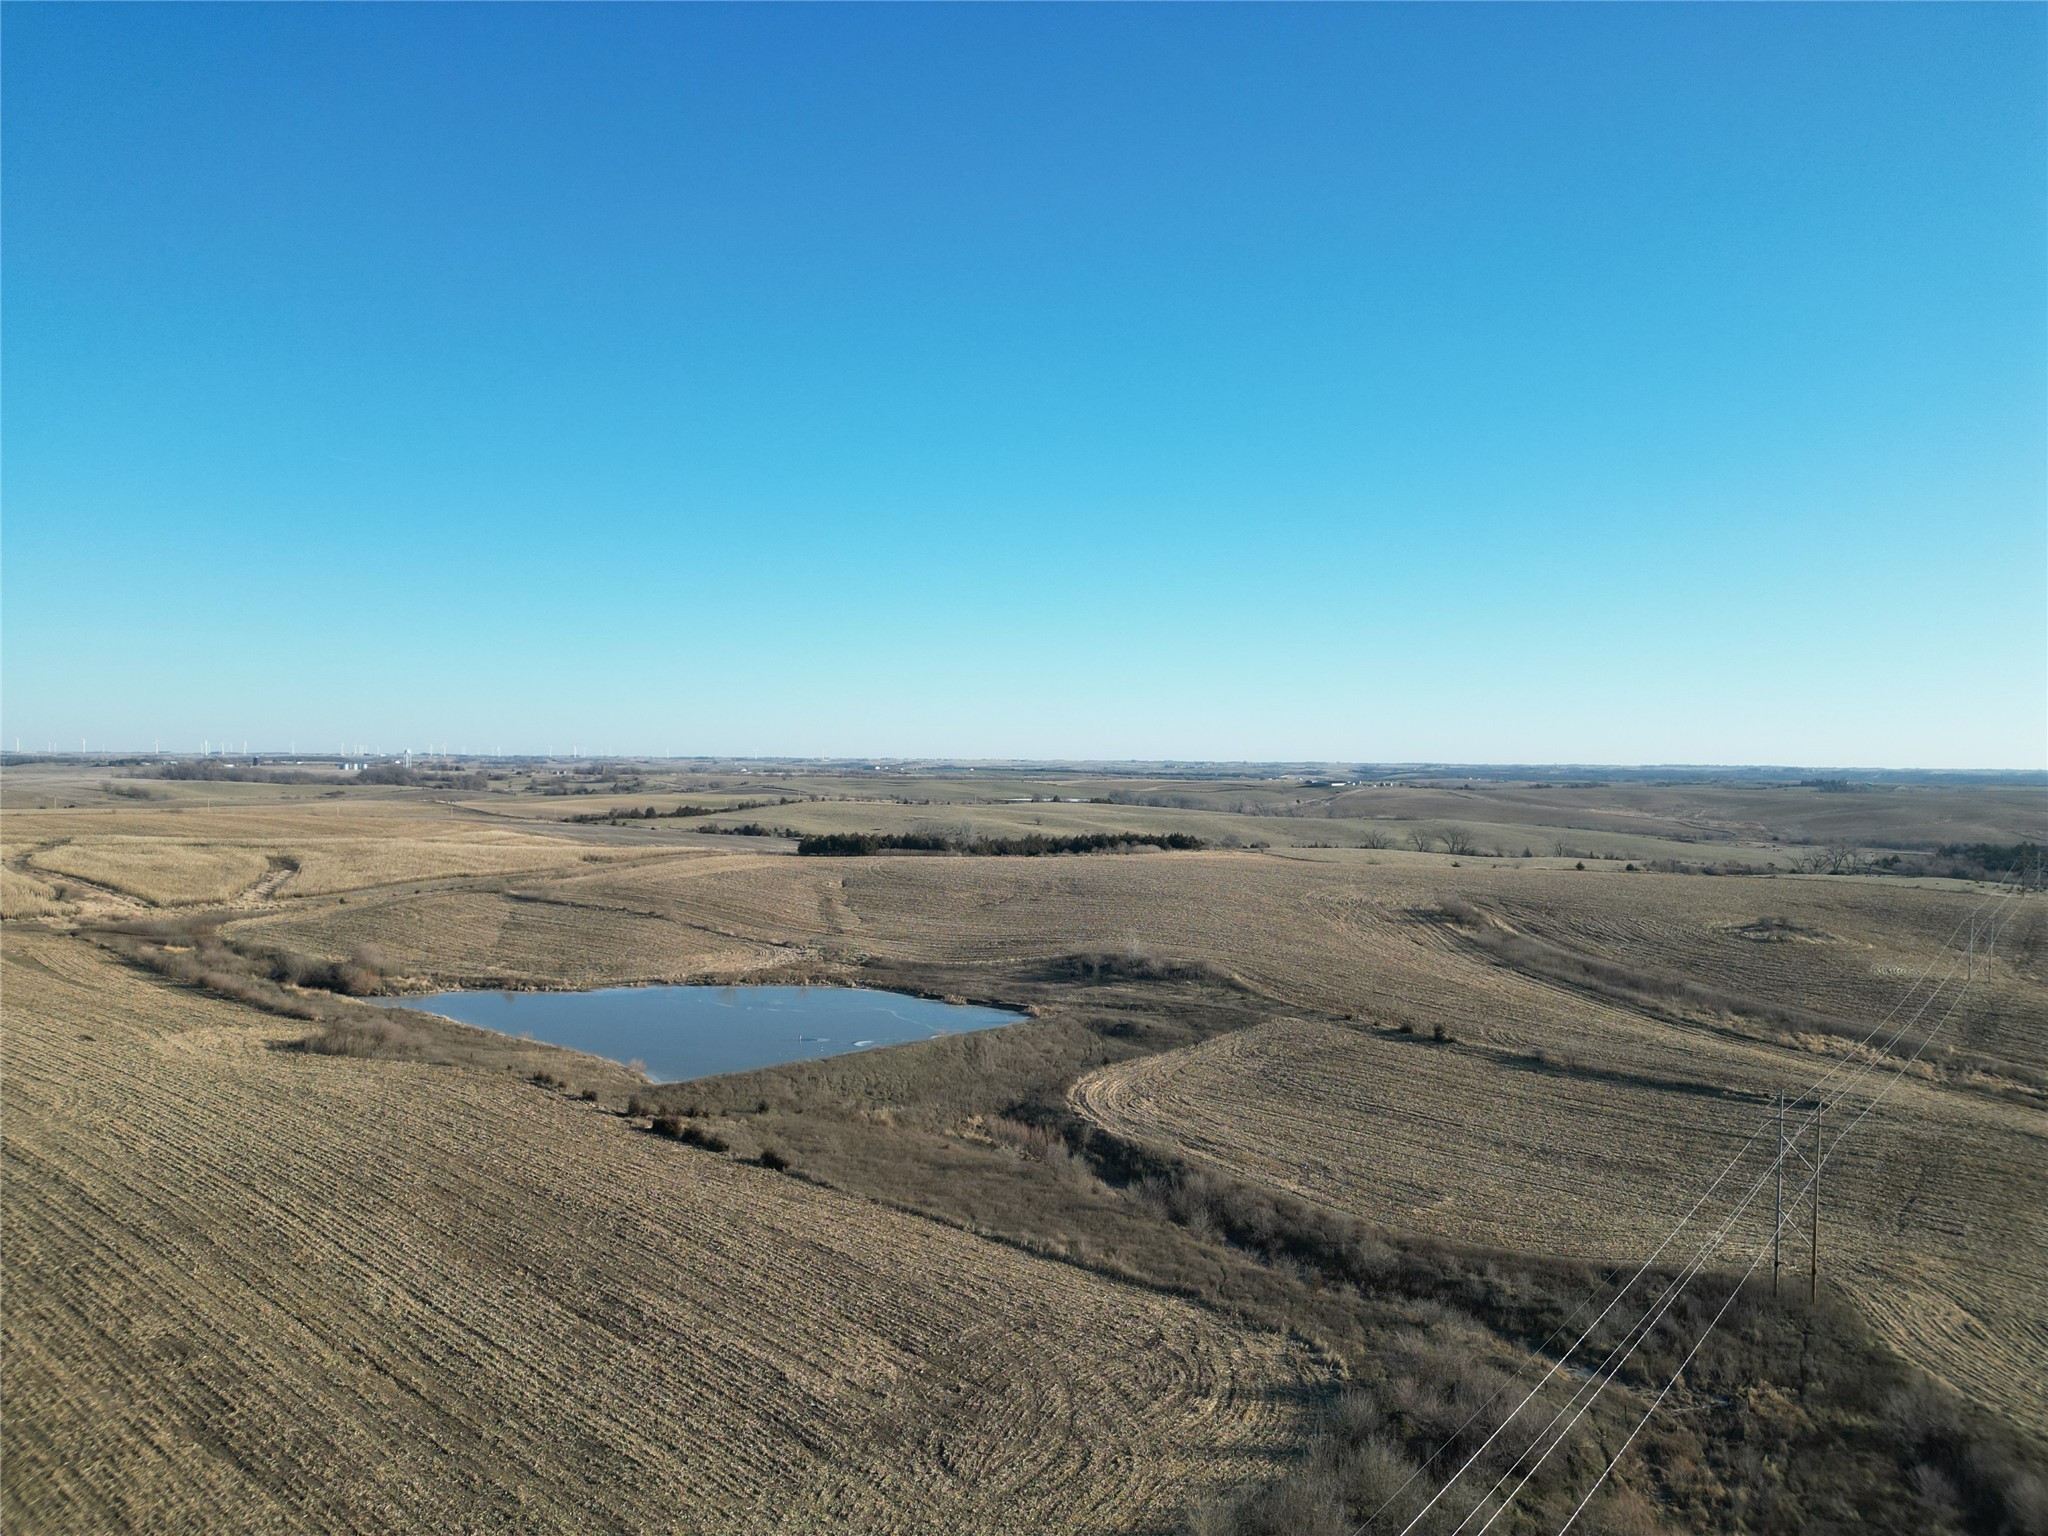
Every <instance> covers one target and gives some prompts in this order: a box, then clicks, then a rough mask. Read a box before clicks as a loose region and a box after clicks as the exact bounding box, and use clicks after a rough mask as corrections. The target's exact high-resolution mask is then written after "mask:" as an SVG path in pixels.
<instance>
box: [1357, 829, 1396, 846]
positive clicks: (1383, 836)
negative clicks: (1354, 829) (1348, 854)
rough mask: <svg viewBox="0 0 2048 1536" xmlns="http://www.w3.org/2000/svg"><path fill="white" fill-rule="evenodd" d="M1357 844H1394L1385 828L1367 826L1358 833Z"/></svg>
mask: <svg viewBox="0 0 2048 1536" xmlns="http://www.w3.org/2000/svg"><path fill="white" fill-rule="evenodd" d="M1358 846H1359V847H1361V848H1391V847H1393V846H1394V839H1393V838H1392V837H1391V836H1390V835H1389V834H1388V832H1387V830H1386V828H1384V827H1370V826H1369V827H1367V828H1366V829H1365V830H1364V831H1362V832H1360V833H1359V834H1358Z"/></svg>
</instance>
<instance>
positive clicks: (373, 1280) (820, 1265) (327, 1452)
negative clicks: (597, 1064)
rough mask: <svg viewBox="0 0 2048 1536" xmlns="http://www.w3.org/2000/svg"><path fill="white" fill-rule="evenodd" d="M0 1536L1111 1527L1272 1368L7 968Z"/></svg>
mask: <svg viewBox="0 0 2048 1536" xmlns="http://www.w3.org/2000/svg"><path fill="white" fill-rule="evenodd" d="M4 964H5V990H6V999H7V1029H6V1033H5V1138H4V1139H5V1154H6V1191H7V1201H6V1233H5V1237H6V1249H7V1255H8V1287H7V1307H6V1316H5V1359H6V1366H7V1368H6V1372H5V1391H6V1404H5V1407H6V1413H5V1435H6V1440H5V1462H4V1465H5V1505H6V1510H7V1527H8V1529H9V1530H11V1531H24V1532H26V1531H39V1532H41V1531H49V1532H57V1531H80V1532H83V1531H106V1530H116V1529H132V1530H170V1529H202V1528H206V1529H223V1528H234V1529H239V1530H307V1529H318V1530H323V1531H342V1530H364V1531H370V1530H385V1531H388V1530H392V1529H401V1528H402V1529H427V1528H436V1527H440V1528H448V1529H459V1530H469V1529H510V1528H517V1529H521V1530H532V1531H540V1530H565V1531H566V1530H578V1531H581V1530H589V1529H592V1528H598V1527H601V1528H607V1529H634V1530H663V1531H671V1530H673V1531H741V1530H762V1531H765V1530H788V1529H805V1528H813V1529H835V1530H836V1529H847V1528H851V1527H858V1528H860V1529H864V1530H876V1531H948V1532H951V1531H962V1530H974V1529H988V1530H993V1529H1033V1530H1073V1531H1093V1530H1117V1529H1127V1528H1129V1527H1130V1526H1131V1525H1132V1524H1134V1523H1136V1522H1139V1521H1141V1520H1142V1519H1145V1518H1169V1517H1170V1516H1171V1515H1172V1513H1173V1512H1174V1511H1175V1510H1177V1509H1179V1508H1182V1507H1184V1505H1185V1504H1186V1503H1187V1502H1189V1501H1190V1500H1191V1499H1193V1498H1195V1497H1197V1496H1198V1495H1199V1494H1200V1493H1201V1492H1202V1490H1204V1489H1206V1488H1211V1487H1215V1486H1219V1485H1223V1484H1228V1483H1229V1482H1231V1481H1233V1480H1236V1479H1239V1478H1242V1477H1245V1476H1247V1475H1251V1474H1255V1473H1258V1472H1260V1471H1261V1470H1263V1469H1265V1468H1267V1467H1269V1466H1270V1465H1271V1464H1272V1458H1273V1456H1274V1455H1275V1453H1276V1451H1277V1450H1278V1449H1280V1448H1282V1447H1284V1446H1285V1445H1286V1444H1287V1443H1288V1442H1289V1441H1290V1439H1291V1438H1292V1437H1293V1436H1294V1435H1295V1434H1297V1433H1298V1427H1297V1426H1298V1423H1299V1416H1300V1414H1301V1412H1302V1407H1301V1403H1302V1399H1303V1388H1304V1387H1309V1386H1313V1385H1314V1384H1315V1383H1316V1382H1318V1381H1320V1380H1322V1379H1324V1370H1325V1368H1324V1367H1322V1366H1320V1365H1319V1364H1318V1363H1317V1362H1316V1361H1315V1360H1313V1359H1311V1358H1309V1357H1308V1356H1306V1355H1305V1354H1303V1353H1302V1352H1301V1351H1300V1350H1299V1349H1297V1348H1295V1347H1293V1346H1290V1345H1288V1344H1286V1343H1285V1342H1284V1341H1282V1340H1281V1339H1279V1338H1277V1337H1275V1336H1272V1335H1264V1334H1258V1333H1252V1332H1246V1331H1242V1330H1239V1329H1235V1328H1233V1327H1231V1326H1228V1325H1226V1324H1224V1323H1222V1322H1220V1321H1218V1320H1217V1319H1216V1318H1214V1317H1212V1316H1210V1315H1209V1314H1206V1313H1203V1312H1201V1311H1199V1310H1197V1309H1194V1308H1192V1307H1189V1306H1186V1305H1183V1304H1181V1303H1178V1302H1174V1301H1172V1300H1168V1299H1165V1298H1161V1297H1158V1296H1156V1295H1153V1294H1151V1293H1147V1292H1143V1291H1140V1290H1136V1289H1133V1288H1129V1287H1123V1286H1117V1285H1113V1284H1110V1283H1108V1282H1106V1281H1102V1280H1099V1279H1096V1278H1093V1277H1091V1276H1089V1275H1087V1274H1085V1273H1083V1272H1081V1271H1078V1270H1074V1269H1070V1268H1067V1267H1064V1266H1059V1265H1054V1264H1049V1263H1045V1262H1041V1261H1038V1260H1034V1259H1030V1258H1026V1257H1023V1256H1021V1255H1019V1254H1016V1253H1014V1252H1012V1251H1010V1250H1008V1249H1004V1248H1001V1247H997V1246H995V1245H992V1244H988V1243H985V1242H981V1241H979V1240H977V1239H975V1238H972V1237H969V1236H966V1235H963V1234H960V1233H956V1232H954V1231H951V1230H949V1229H946V1228H942V1227H937V1226H933V1225H931V1224H929V1223H926V1222H922V1221H918V1220H914V1219H911V1218H908V1217H902V1216H897V1215H893V1214H891V1213H889V1212H887V1211H885V1210H882V1209H880V1208H878V1207H876V1206H874V1205H871V1204H868V1203H866V1202H862V1201H856V1200H852V1199H849V1198H846V1197H843V1196H839V1195H836V1194H832V1193H830V1192H828V1191H824V1190H820V1189H817V1188H814V1187H812V1186H810V1185H807V1184H804V1183H801V1182H798V1181H795V1180H792V1179H789V1178H787V1177H784V1176H781V1175H777V1174H772V1173H769V1172H767V1171H765V1170H760V1169H753V1168H747V1167H743V1166H741V1165H738V1164H735V1163H732V1162H729V1161H727V1160H724V1159H719V1158H713V1157H708V1156H704V1155H702V1154H698V1153H694V1152H692V1151H690V1150H688V1149H684V1148H681V1147H678V1146H675V1145H674V1144H672V1143H665V1142H660V1141H657V1140H656V1139H654V1138H651V1137H648V1136H646V1135H645V1134H644V1133H638V1132H635V1131H633V1130H631V1129H629V1128H628V1127H627V1125H626V1123H625V1122H623V1121H621V1120H620V1119H618V1118H617V1117H615V1116H611V1115H607V1114H603V1113H601V1112H599V1111H597V1110H595V1109H592V1108H589V1107H587V1106H582V1105H577V1104H575V1103H573V1102H571V1101H567V1100H564V1099H561V1098H559V1097H557V1096H553V1095H548V1094H544V1093H541V1092H538V1091H536V1090H534V1089H532V1088H529V1087H527V1086H525V1085H523V1084H520V1083H518V1082H516V1081H512V1080H509V1079H504V1078H492V1077H489V1076H486V1075H483V1074H478V1073H467V1072H462V1071H458V1070H452V1069H441V1068H433V1067H426V1066H421V1065H418V1064H408V1063H400V1062H378V1061H348V1060H338V1059H333V1058H317V1057H306V1056H302V1055H299V1054H297V1053H295V1052H291V1051H287V1050H280V1049H277V1047H278V1046H279V1045H280V1043H281V1042H282V1041H285V1040H288V1039H289V1038H291V1037H292V1035H293V1034H295V1033H296V1032H295V1031H292V1030H290V1029H289V1028H279V1027H276V1025H277V1023H278V1022H280V1021H266V1020H264V1019H263V1018H262V1016H260V1015H252V1014H251V1013H249V1012H248V1011H247V1010H245V1009H241V1008H238V1007H235V1006H233V1005H231V1004H228V1003H226V1002H222V1001H218V1000H214V999H211V998H208V997H205V996H203V995H200V994H196V993H193V992H191V991H189V990H181V989H173V988H171V987H169V986H166V985H164V984H161V983H159V982H157V981H155V980H153V979H150V978H147V977H145V976H142V975H141V974H139V973H137V972H134V971H132V970H129V969H126V968H123V967H121V966H119V965H117V964H116V963H114V962H112V961H111V960H109V959H108V958H106V957H104V956H103V955H101V954H100V953H98V952H97V951H94V950H92V949H90V948H89V947H87V946H86V945H84V944H81V943H79V942H77V941H75V940H71V939H65V938H61V937H55V936H44V935H37V934H32V933H22V932H10V933H9V934H8V936H7V943H6V953H5V961H4Z"/></svg>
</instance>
